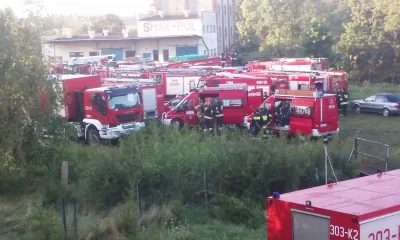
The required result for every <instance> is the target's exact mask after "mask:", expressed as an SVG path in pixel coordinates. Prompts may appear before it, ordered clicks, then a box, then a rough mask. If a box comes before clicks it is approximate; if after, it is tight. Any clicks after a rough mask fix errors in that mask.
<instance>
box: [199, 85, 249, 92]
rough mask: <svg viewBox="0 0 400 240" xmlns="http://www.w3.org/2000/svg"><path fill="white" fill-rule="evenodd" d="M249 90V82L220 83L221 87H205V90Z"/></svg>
mask: <svg viewBox="0 0 400 240" xmlns="http://www.w3.org/2000/svg"><path fill="white" fill-rule="evenodd" d="M220 90H247V84H220V85H219V87H204V89H203V91H220Z"/></svg>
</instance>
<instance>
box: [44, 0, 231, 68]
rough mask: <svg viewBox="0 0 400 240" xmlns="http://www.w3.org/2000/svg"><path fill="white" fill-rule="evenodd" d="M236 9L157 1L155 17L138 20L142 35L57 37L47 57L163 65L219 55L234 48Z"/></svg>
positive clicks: (221, 1) (204, 0)
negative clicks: (147, 61) (108, 58)
mask: <svg viewBox="0 0 400 240" xmlns="http://www.w3.org/2000/svg"><path fill="white" fill-rule="evenodd" d="M234 5H235V4H234V1H232V0H231V1H229V0H175V1H174V0H170V1H166V0H154V5H153V9H152V12H151V13H150V14H148V15H147V16H144V17H141V18H140V19H139V20H138V25H137V36H130V35H129V33H128V32H127V31H124V32H123V33H121V34H120V35H109V34H108V30H107V29H105V30H104V31H103V32H102V33H96V32H93V31H89V32H88V34H87V35H79V36H72V35H70V34H68V35H67V36H58V37H52V38H47V39H46V40H45V42H44V44H43V54H44V56H45V57H47V58H48V59H49V60H50V61H51V62H55V63H59V62H64V61H68V60H69V59H70V58H71V57H86V56H96V55H106V54H115V55H116V60H126V59H129V58H133V57H136V56H140V57H143V58H144V59H151V60H154V61H156V62H160V63H162V62H164V61H166V60H168V59H169V58H170V57H175V56H182V55H187V54H208V55H209V56H217V55H220V54H221V53H222V52H228V51H229V50H230V48H231V46H232V45H233V44H234V39H235V35H236V30H235V23H234V12H235V7H234Z"/></svg>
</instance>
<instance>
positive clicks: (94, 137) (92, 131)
mask: <svg viewBox="0 0 400 240" xmlns="http://www.w3.org/2000/svg"><path fill="white" fill-rule="evenodd" d="M87 139H88V142H89V144H99V143H100V134H99V131H98V130H97V129H96V128H94V127H90V128H89V131H88V136H87Z"/></svg>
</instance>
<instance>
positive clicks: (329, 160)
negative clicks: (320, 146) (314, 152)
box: [322, 136, 339, 185]
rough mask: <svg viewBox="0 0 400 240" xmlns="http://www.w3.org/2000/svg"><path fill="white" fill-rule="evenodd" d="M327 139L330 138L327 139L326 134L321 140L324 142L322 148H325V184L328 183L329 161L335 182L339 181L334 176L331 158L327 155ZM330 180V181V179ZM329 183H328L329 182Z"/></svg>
mask: <svg viewBox="0 0 400 240" xmlns="http://www.w3.org/2000/svg"><path fill="white" fill-rule="evenodd" d="M329 140H330V139H329V137H328V136H324V138H323V139H322V141H323V142H324V149H325V184H326V185H327V184H328V162H329V165H330V166H331V169H332V173H333V176H334V177H335V179H336V184H337V183H338V182H339V181H338V179H337V177H336V174H335V170H334V169H333V166H332V162H331V159H330V157H329V155H328V149H327V146H328V143H329ZM330 181H331V180H330ZM329 184H330V183H329Z"/></svg>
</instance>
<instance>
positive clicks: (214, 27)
mask: <svg viewBox="0 0 400 240" xmlns="http://www.w3.org/2000/svg"><path fill="white" fill-rule="evenodd" d="M213 32H214V33H215V25H213Z"/></svg>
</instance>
